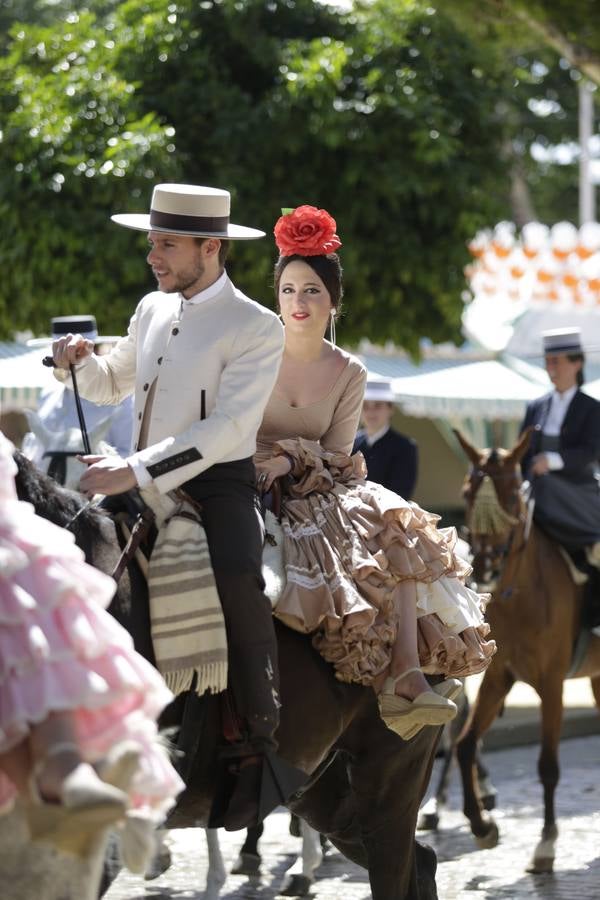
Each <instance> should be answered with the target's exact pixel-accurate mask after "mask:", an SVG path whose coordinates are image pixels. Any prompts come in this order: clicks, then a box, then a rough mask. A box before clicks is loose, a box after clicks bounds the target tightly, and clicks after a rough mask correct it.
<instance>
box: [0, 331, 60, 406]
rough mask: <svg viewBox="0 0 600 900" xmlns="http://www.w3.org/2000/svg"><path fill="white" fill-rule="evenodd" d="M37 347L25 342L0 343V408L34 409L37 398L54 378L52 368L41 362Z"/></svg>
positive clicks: (40, 352) (41, 353)
mask: <svg viewBox="0 0 600 900" xmlns="http://www.w3.org/2000/svg"><path fill="white" fill-rule="evenodd" d="M44 355H45V353H44V351H43V350H40V348H39V347H38V348H36V349H32V348H31V347H27V346H26V345H25V344H12V343H4V344H2V343H0V404H1V407H2V409H4V408H6V407H9V406H12V407H19V408H21V407H26V408H28V409H35V407H36V406H37V401H38V397H39V395H40V392H41V391H42V390H44V388H46V387H48V386H50V385H51V384H52V383H53V381H54V379H53V376H52V369H48V368H46V367H45V366H43V365H42V358H43V356H44Z"/></svg>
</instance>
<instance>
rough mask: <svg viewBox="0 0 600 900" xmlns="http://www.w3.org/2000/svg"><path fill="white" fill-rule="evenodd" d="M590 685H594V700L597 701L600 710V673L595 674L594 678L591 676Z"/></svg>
mask: <svg viewBox="0 0 600 900" xmlns="http://www.w3.org/2000/svg"><path fill="white" fill-rule="evenodd" d="M590 685H591V687H592V693H593V695H594V700H595V701H596V706H597V707H598V711H599V712H600V675H595V676H594V677H593V678H590Z"/></svg>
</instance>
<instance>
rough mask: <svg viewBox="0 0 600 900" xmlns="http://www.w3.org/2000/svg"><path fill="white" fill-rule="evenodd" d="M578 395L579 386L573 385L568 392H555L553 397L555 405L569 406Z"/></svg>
mask: <svg viewBox="0 0 600 900" xmlns="http://www.w3.org/2000/svg"><path fill="white" fill-rule="evenodd" d="M576 393H577V385H576V384H575V385H573V387H571V388H569V389H568V390H567V391H563V392H562V393H561V392H560V391H557V390H555V391H554V393H553V395H552V401H553V403H560V405H561V406H568V405H569V403H570V402H571V400H572V399H573V397H574V396H575V394H576Z"/></svg>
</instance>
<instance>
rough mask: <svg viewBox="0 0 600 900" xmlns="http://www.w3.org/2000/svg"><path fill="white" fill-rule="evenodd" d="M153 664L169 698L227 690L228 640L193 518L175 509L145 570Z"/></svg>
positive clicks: (196, 520)
mask: <svg viewBox="0 0 600 900" xmlns="http://www.w3.org/2000/svg"><path fill="white" fill-rule="evenodd" d="M148 591H149V598H150V622H151V630H152V642H153V644H154V655H155V657H156V665H157V668H158V670H159V672H160V673H161V675H162V676H163V678H164V679H165V681H166V683H167V686H168V687H169V688H170V689H171V690H172V691H173V693H174V694H180V693H181V692H182V691H186V690H189V689H190V687H191V684H192V679H193V677H194V673H196V674H197V675H198V679H197V683H196V687H195V690H196V692H197V693H198V694H203V693H204V691H206V690H210V691H212V692H213V693H215V694H216V693H219V692H220V691H224V690H225V688H226V687H227V636H226V633H225V620H224V618H223V610H222V609H221V601H220V600H219V595H218V594H217V588H216V585H215V578H214V575H213V571H212V566H211V563H210V556H209V552H208V543H207V540H206V533H205V531H204V528H203V526H202V523H201V522H200V519H199V518H198V514H197V513H196V512H195V511H194V510H193V508H192V507H191V506H189V505H188V504H187V503H183V504H180V505H179V506H178V508H177V509H176V510H175V512H174V513H173V514H172V515H171V516H170V518H167V519H166V520H165V521H164V523H163V524H162V525H161V527H160V528H159V531H158V537H157V539H156V543H155V545H154V549H153V551H152V556H151V558H150V564H149V567H148Z"/></svg>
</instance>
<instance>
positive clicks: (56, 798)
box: [32, 744, 128, 813]
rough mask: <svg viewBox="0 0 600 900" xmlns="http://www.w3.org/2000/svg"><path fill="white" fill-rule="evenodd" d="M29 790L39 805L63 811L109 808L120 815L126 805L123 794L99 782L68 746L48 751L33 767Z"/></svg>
mask: <svg viewBox="0 0 600 900" xmlns="http://www.w3.org/2000/svg"><path fill="white" fill-rule="evenodd" d="M32 789H33V792H34V795H35V794H36V793H37V795H38V799H39V800H41V802H43V803H59V804H62V805H63V806H65V807H66V808H67V809H79V808H83V807H94V806H112V807H114V808H115V810H120V812H121V813H124V812H125V810H126V808H127V803H128V798H127V794H125V793H124V791H122V790H120V789H119V788H116V787H113V786H112V785H110V784H106V783H105V782H104V781H102V779H101V778H100V777H99V775H98V774H97V773H96V772H95V770H94V769H93V767H92V766H91V765H90V764H89V763H86V762H83V761H82V759H81V756H80V754H79V751H78V748H77V747H76V746H74V745H71V744H59V745H57V746H55V747H53V748H51V749H50V750H49V751H48V753H47V754H46V756H45V757H44V759H43V760H41V761H40V762H38V763H37V765H36V766H35V768H34V783H33V786H32Z"/></svg>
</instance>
